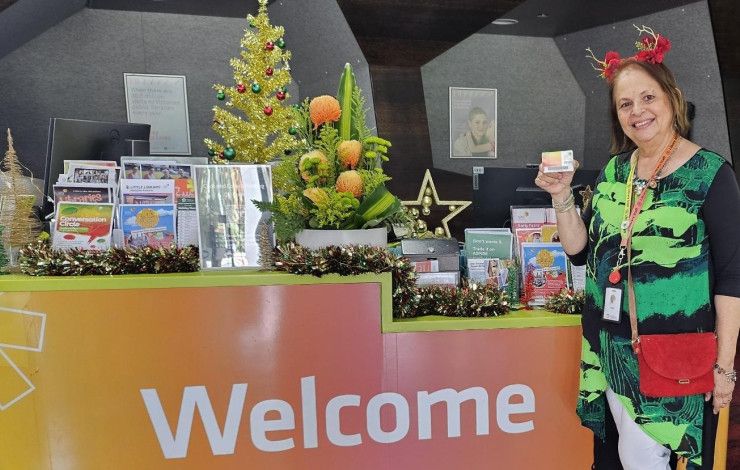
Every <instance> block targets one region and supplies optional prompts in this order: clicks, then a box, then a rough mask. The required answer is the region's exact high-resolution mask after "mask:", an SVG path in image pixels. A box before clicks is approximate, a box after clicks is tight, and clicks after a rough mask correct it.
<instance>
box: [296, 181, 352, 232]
mask: <svg viewBox="0 0 740 470" xmlns="http://www.w3.org/2000/svg"><path fill="white" fill-rule="evenodd" d="M326 195H327V196H328V197H327V198H325V199H323V200H320V201H318V202H316V203H315V206H314V207H312V208H311V209H310V213H311V219H310V220H309V222H308V224H309V226H310V227H311V228H319V229H320V228H331V229H338V228H342V226H343V224H344V223H345V221H346V220H347V219H349V218H350V217H352V215H353V213H354V212H355V211H356V210H357V207H358V206H359V205H360V201H358V200H357V199H356V198H355V197H354V196H353V195H352V194H351V193H340V192H337V191H336V190H335V189H334V188H328V189H326Z"/></svg>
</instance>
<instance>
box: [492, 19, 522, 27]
mask: <svg viewBox="0 0 740 470" xmlns="http://www.w3.org/2000/svg"><path fill="white" fill-rule="evenodd" d="M517 23H519V20H515V19H514V18H499V19H497V20H494V21H493V22H492V23H491V24H495V25H496V26H511V25H513V24H517Z"/></svg>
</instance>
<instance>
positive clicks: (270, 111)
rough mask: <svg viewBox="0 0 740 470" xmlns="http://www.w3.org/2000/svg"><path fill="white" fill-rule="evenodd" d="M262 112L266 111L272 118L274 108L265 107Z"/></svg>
mask: <svg viewBox="0 0 740 470" xmlns="http://www.w3.org/2000/svg"><path fill="white" fill-rule="evenodd" d="M262 111H264V112H265V114H267V115H268V116H272V106H265V109H263V110H262Z"/></svg>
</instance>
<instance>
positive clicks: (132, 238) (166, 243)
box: [119, 204, 176, 248]
mask: <svg viewBox="0 0 740 470" xmlns="http://www.w3.org/2000/svg"><path fill="white" fill-rule="evenodd" d="M119 210H120V221H121V229H122V230H123V242H124V245H125V246H127V247H131V248H139V247H143V246H151V247H155V248H160V247H164V248H166V247H170V246H171V245H174V244H175V242H176V238H175V205H174V204H121V205H120V207H119Z"/></svg>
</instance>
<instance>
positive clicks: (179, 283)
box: [0, 270, 581, 333]
mask: <svg viewBox="0 0 740 470" xmlns="http://www.w3.org/2000/svg"><path fill="white" fill-rule="evenodd" d="M362 283H379V284H381V316H382V330H383V332H384V333H404V332H417V331H450V330H478V329H486V330H488V329H498V328H504V329H505V328H543V327H561V326H579V325H580V323H581V319H580V315H559V314H555V313H551V312H547V311H544V310H521V311H515V312H511V313H508V314H506V315H502V316H500V317H488V318H481V317H465V318H461V317H443V316H439V315H427V316H423V317H417V318H404V319H394V318H393V312H392V307H393V304H392V284H391V283H392V280H391V274H390V273H384V274H379V275H377V274H361V275H358V276H340V275H338V274H328V275H325V276H322V277H315V276H310V275H295V274H288V273H282V272H274V271H258V270H252V271H247V270H223V271H205V272H197V273H176V274H130V275H122V276H45V277H32V276H25V275H5V276H0V292H42V291H70V290H71V291H75V290H104V289H116V290H119V289H170V288H193V287H235V286H270V285H306V284H362Z"/></svg>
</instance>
